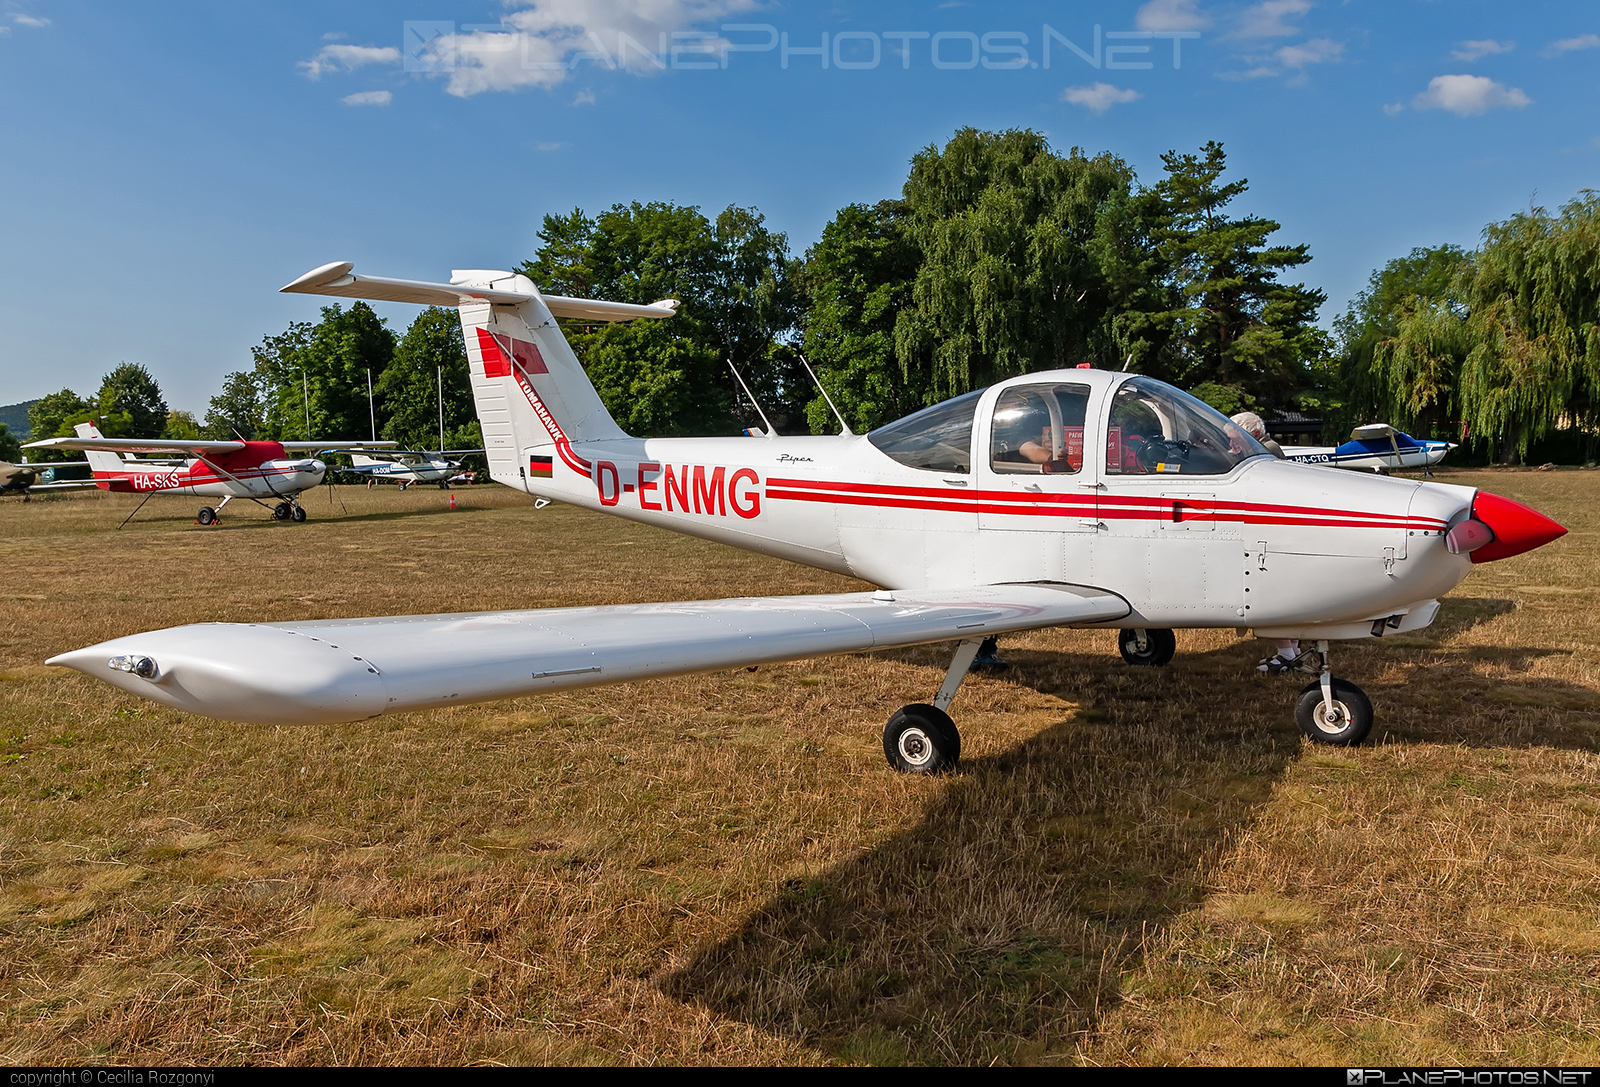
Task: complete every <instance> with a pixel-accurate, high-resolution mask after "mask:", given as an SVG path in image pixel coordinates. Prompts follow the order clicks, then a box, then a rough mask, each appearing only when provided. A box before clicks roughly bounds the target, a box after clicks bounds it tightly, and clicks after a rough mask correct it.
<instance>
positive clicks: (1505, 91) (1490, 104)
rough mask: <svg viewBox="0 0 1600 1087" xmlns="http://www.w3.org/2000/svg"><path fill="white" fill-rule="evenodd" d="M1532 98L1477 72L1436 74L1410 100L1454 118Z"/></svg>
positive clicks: (1418, 106) (1514, 105)
mask: <svg viewBox="0 0 1600 1087" xmlns="http://www.w3.org/2000/svg"><path fill="white" fill-rule="evenodd" d="M1532 104H1533V99H1531V98H1529V97H1528V96H1527V95H1526V94H1524V93H1522V91H1521V90H1520V89H1519V88H1517V87H1507V86H1506V85H1505V84H1503V83H1496V82H1495V81H1494V80H1492V79H1490V78H1489V77H1488V76H1481V75H1438V76H1434V77H1433V78H1432V79H1430V80H1429V81H1428V89H1427V90H1425V91H1423V92H1422V93H1421V94H1419V95H1417V96H1416V97H1415V98H1413V99H1412V100H1411V105H1412V106H1413V107H1414V108H1416V109H1442V110H1448V111H1449V112H1451V113H1454V114H1456V115H1457V116H1458V117H1476V116H1477V115H1478V114H1480V113H1487V112H1488V111H1489V110H1492V109H1522V108H1523V107H1524V106H1531V105H1532Z"/></svg>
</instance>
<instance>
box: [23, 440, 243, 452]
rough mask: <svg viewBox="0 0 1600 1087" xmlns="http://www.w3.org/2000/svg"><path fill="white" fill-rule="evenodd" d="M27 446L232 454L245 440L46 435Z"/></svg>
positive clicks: (28, 447)
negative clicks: (190, 440) (41, 439)
mask: <svg viewBox="0 0 1600 1087" xmlns="http://www.w3.org/2000/svg"><path fill="white" fill-rule="evenodd" d="M22 448H24V449H96V450H102V449H103V450H106V451H109V452H112V453H187V454H189V455H191V456H196V457H203V456H206V455H207V454H210V453H231V452H233V451H234V450H235V449H243V448H244V443H243V442H236V441H223V442H207V441H199V440H196V441H192V442H186V441H166V440H163V439H160V438H46V439H44V440H43V441H38V442H29V443H28V444H27V445H25V446H23V447H22Z"/></svg>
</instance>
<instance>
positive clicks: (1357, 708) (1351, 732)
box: [1294, 679, 1372, 747]
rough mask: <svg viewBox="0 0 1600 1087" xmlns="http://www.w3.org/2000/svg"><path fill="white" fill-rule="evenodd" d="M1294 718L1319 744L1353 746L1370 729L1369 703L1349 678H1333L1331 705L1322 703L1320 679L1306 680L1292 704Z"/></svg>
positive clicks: (1365, 736)
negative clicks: (1309, 681)
mask: <svg viewBox="0 0 1600 1087" xmlns="http://www.w3.org/2000/svg"><path fill="white" fill-rule="evenodd" d="M1294 721H1295V724H1297V725H1299V726H1300V731H1301V732H1303V733H1305V734H1306V736H1307V738H1309V739H1311V740H1314V741H1316V742H1317V743H1319V744H1333V745H1335V746H1337V747H1354V746H1355V745H1356V744H1358V743H1360V742H1361V741H1362V740H1364V739H1366V738H1367V733H1369V732H1371V731H1372V703H1371V702H1369V701H1368V700H1367V696H1366V694H1365V693H1364V692H1363V691H1362V690H1361V688H1360V687H1357V686H1356V685H1355V684H1354V683H1351V682H1350V681H1349V680H1344V679H1335V680H1334V681H1333V705H1332V706H1331V707H1328V706H1324V705H1323V700H1322V681H1321V680H1318V681H1317V682H1315V683H1308V684H1306V687H1305V689H1304V690H1302V691H1301V692H1300V698H1299V700H1298V701H1296V702H1295V704H1294Z"/></svg>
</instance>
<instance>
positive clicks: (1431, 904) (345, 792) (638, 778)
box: [0, 472, 1600, 1066]
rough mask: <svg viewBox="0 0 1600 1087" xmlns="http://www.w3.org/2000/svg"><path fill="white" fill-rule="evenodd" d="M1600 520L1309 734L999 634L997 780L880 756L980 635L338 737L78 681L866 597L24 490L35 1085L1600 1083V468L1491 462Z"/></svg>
mask: <svg viewBox="0 0 1600 1087" xmlns="http://www.w3.org/2000/svg"><path fill="white" fill-rule="evenodd" d="M1446 478H1447V479H1448V480H1449V481H1451V482H1464V483H1470V484H1481V485H1483V486H1485V487H1486V488H1488V489H1490V490H1493V491H1495V492H1496V493H1500V494H1505V495H1507V496H1509V497H1512V498H1516V499H1519V500H1522V501H1526V502H1529V503H1530V504H1532V505H1534V506H1535V507H1537V508H1539V509H1541V510H1543V511H1545V512H1547V513H1549V514H1551V515H1552V516H1554V517H1556V518H1557V519H1558V520H1560V521H1562V522H1563V523H1564V524H1566V525H1567V526H1568V527H1569V528H1571V529H1572V530H1573V531H1572V534H1571V535H1569V536H1568V537H1566V538H1565V539H1563V540H1561V541H1559V542H1558V543H1556V544H1554V545H1552V546H1550V547H1547V548H1544V549H1542V550H1540V551H1537V552H1534V553H1531V554H1529V555H1526V556H1521V557H1518V558H1515V559H1511V560H1507V561H1505V562H1500V563H1494V564H1490V565H1486V566H1484V567H1481V568H1479V569H1477V570H1475V571H1474V574H1473V576H1472V577H1471V578H1470V579H1469V580H1468V581H1467V582H1465V583H1464V584H1463V585H1462V586H1461V587H1460V588H1459V589H1458V590H1457V591H1456V593H1455V594H1453V595H1452V596H1451V597H1450V598H1448V599H1447V601H1446V603H1445V606H1444V608H1443V609H1442V611H1441V615H1440V619H1439V621H1438V622H1437V623H1436V624H1435V625H1434V626H1433V627H1431V628H1428V629H1426V630H1423V631H1420V632H1416V633H1414V634H1409V635H1407V636H1405V637H1403V638H1395V639H1385V640H1384V642H1383V643H1381V644H1374V645H1370V646H1360V647H1352V648H1348V649H1343V650H1341V651H1340V655H1339V657H1338V658H1336V660H1337V663H1338V665H1339V671H1340V673H1341V674H1344V675H1348V676H1349V677H1350V678H1351V679H1353V680H1355V681H1356V682H1358V683H1360V684H1361V685H1362V686H1363V687H1364V688H1365V689H1366V690H1367V691H1368V693H1369V695H1371V696H1372V698H1373V701H1374V704H1375V705H1376V708H1377V713H1378V723H1377V726H1376V728H1375V730H1374V736H1373V739H1372V740H1371V741H1370V742H1369V744H1368V745H1367V746H1365V747H1362V748H1359V749H1355V750H1348V751H1347V750H1333V749H1327V748H1315V747H1308V746H1306V745H1303V744H1302V742H1301V740H1300V737H1299V734H1298V732H1297V731H1296V730H1295V728H1294V726H1293V723H1292V721H1291V718H1290V706H1291V702H1292V698H1293V693H1294V691H1295V690H1296V689H1297V688H1298V684H1297V683H1295V682H1294V681H1292V680H1281V679H1280V680H1271V679H1263V678H1260V677H1258V676H1256V675H1255V674H1254V673H1253V671H1252V666H1253V664H1254V662H1255V660H1256V659H1257V658H1258V657H1259V656H1261V655H1262V653H1263V650H1262V649H1261V648H1260V646H1259V645H1258V644H1257V643H1256V642H1254V641H1251V640H1247V639H1241V638H1237V637H1235V635H1234V634H1233V633H1232V632H1231V631H1227V632H1180V634H1179V655H1178V657H1177V659H1176V660H1175V661H1174V662H1173V664H1172V665H1171V666H1170V667H1168V668H1166V669H1161V670H1136V669H1130V668H1128V667H1126V666H1124V665H1123V664H1122V663H1121V661H1120V659H1118V658H1117V656H1116V650H1115V642H1114V636H1113V635H1112V634H1110V633H1109V632H1103V631H1101V632H1073V631H1046V632H1039V633H1036V634H1031V635H1026V636H1018V637H1014V638H1010V639H1007V640H1006V643H1005V650H1006V655H1007V656H1008V658H1009V659H1010V660H1011V661H1012V663H1013V668H1012V670H1011V671H1010V672H1008V673H1006V674H1004V675H1002V676H999V677H978V678H975V679H973V680H970V681H969V682H968V683H967V685H966V686H965V687H964V688H963V690H962V692H961V695H960V697H959V699H958V700H957V702H956V705H955V707H954V709H955V711H956V716H957V719H958V720H959V721H960V723H961V725H962V728H963V736H964V744H963V748H964V751H963V762H962V767H961V769H960V771H959V772H957V773H955V774H953V775H948V776H945V777H943V778H939V779H933V780H927V779H920V778H913V777H907V776H902V775H897V774H895V773H893V772H891V771H890V770H889V769H888V767H887V765H886V764H885V762H884V760H883V756H882V753H881V749H880V746H879V739H878V737H879V731H880V729H881V727H882V723H883V721H884V720H885V719H886V718H887V717H888V715H889V713H890V712H891V711H892V710H893V709H895V708H896V707H897V706H899V705H901V704H903V703H905V702H910V701H923V700H926V699H927V698H928V697H929V696H930V695H931V694H932V692H933V691H934V690H935V689H936V688H937V686H938V683H939V681H940V678H941V677H942V673H943V666H944V662H945V660H946V659H947V655H948V651H947V650H946V649H942V648H939V647H930V648H926V649H918V650H909V651H899V652H892V653H881V654H873V655H865V656H844V657H831V658H824V659H820V660H813V661H802V662H796V663H793V664H788V665H778V666H762V667H760V668H758V669H754V670H745V669H739V670H735V671H731V672H725V673H719V674H714V675H708V676H697V677H688V678H682V679H676V680H669V681H659V682H654V683H649V684H633V685H624V686H618V687H610V688H600V689H596V690H591V691H581V692H572V693H567V694H561V695H554V696H547V697H541V698H528V699H520V700H516V701H510V702H502V703H491V704H487V705H482V706H471V707H461V708H457V709H451V710H444V711H437V712H432V713H425V714H413V715H404V716H397V717H393V718H382V719H379V720H376V721H371V722H365V723H361V724H356V725H344V726H337V727H333V728H325V729H288V728H263V727H248V726H239V725H231V724H223V723H219V722H215V721H210V720H206V719H202V718H197V717H190V716H186V715H184V714H180V713H177V712H175V711H171V710H167V709H164V708H162V707H158V706H156V705H154V704H152V703H146V702H142V701H139V700H136V699H134V698H132V697H129V696H124V695H122V694H120V693H118V692H115V691H113V690H111V689H110V688H107V687H104V686H102V685H98V684H95V683H93V682H92V681H89V680H87V679H84V678H82V677H79V676H76V675H75V674H69V673H63V672H58V671H57V670H55V669H50V668H45V667H43V666H42V665H41V663H40V662H41V661H43V660H44V658H45V657H47V656H49V655H51V654H52V653H56V652H59V651H62V650H65V649H68V648H74V647H77V646H81V645H85V644H88V643H90V642H93V641H97V640H101V639H105V638H109V637H113V636H116V635H119V634H124V633H128V632H132V631H135V630H144V629H150V628H153V627H159V626H166V625H173V624H178V623H183V622H192V621H199V620H217V619H220V620H234V621H239V620H253V619H256V620H259V619H266V620H286V619H294V618H303V617H332V616H354V615H371V614H389V613H403V612H415V613H421V612H434V611H454V610H471V609H480V608H484V609H486V608H507V607H540V606H555V605H569V604H588V603H603V602H613V601H645V600H656V599H669V598H683V599H692V598H701V597H710V596H729V595H740V594H766V593H778V592H782V593H797V592H813V591H839V590H848V589H852V588H859V587H860V586H858V585H857V584H855V583H853V582H850V581H849V580H848V579H843V578H838V577H834V576H832V575H828V574H822V573H818V572H815V571H809V570H804V569H801V568H798V567H795V566H792V565H790V564H787V563H783V562H779V561H776V560H771V559H765V558H762V557H759V556H752V555H744V554H741V553H738V552H735V551H732V550H729V549H726V548H720V547H717V546H715V545H711V544H707V543H704V542H701V541H696V540H692V539H688V538H682V537H675V536H670V535H667V534H664V533H660V532H656V531H652V530H648V529H644V528H640V527H637V526H632V525H628V524H626V523H623V522H620V521H613V520H609V519H602V518H599V517H597V516H594V515H590V514H585V513H582V512H579V511H576V510H572V509H568V508H564V507H559V506H552V507H549V508H546V509H544V510H540V511H535V510H534V509H533V508H532V506H531V503H530V502H528V501H527V500H526V499H524V498H522V497H520V496H517V495H513V494H511V493H509V492H507V491H505V490H503V489H500V488H495V487H490V488H480V489H468V490H463V491H460V492H457V499H458V503H459V505H460V508H459V509H457V510H456V511H454V512H450V511H448V510H447V509H446V508H445V495H444V494H443V493H442V492H439V491H437V490H433V489H421V488H417V489H413V490H411V491H408V492H406V493H404V494H400V493H397V492H395V491H394V490H392V489H391V490H377V491H372V492H369V491H367V490H366V489H365V488H348V489H345V488H341V489H339V490H338V491H336V492H334V497H333V498H332V499H331V500H330V499H327V498H326V497H325V495H324V494H322V493H319V494H317V495H316V496H315V498H314V499H313V503H312V505H311V507H310V508H311V509H312V520H311V521H309V522H307V523H306V524H303V525H290V524H275V523H272V522H270V521H268V520H264V519H263V517H262V515H263V514H264V511H260V510H257V509H255V508H253V507H243V508H241V504H239V503H235V504H233V505H232V506H230V507H229V509H228V513H229V514H231V515H232V516H230V517H228V518H226V519H225V523H224V524H223V525H222V526H221V527H218V528H212V529H202V528H200V527H198V526H195V525H192V524H191V523H190V521H191V519H192V517H193V510H192V509H191V508H190V506H189V505H188V504H186V503H184V502H182V501H167V502H164V503H163V502H161V500H159V499H158V500H156V501H153V502H152V503H151V504H150V505H149V506H147V507H146V508H145V511H144V512H143V513H141V514H140V517H139V518H138V519H136V520H135V521H133V522H132V523H131V524H130V525H129V526H128V527H127V528H126V529H123V530H121V531H115V530H114V526H115V525H116V524H117V522H118V521H120V520H121V519H122V518H123V517H124V516H125V515H126V514H127V512H128V511H129V510H130V509H131V508H132V504H131V501H130V500H128V499H124V498H121V497H118V496H107V495H100V494H97V493H96V494H79V495H62V496H58V497H54V498H51V499H49V500H44V501H34V502H31V503H28V504H26V505H23V504H22V503H20V502H17V501H15V500H11V501H7V502H5V503H3V504H0V528H3V531H0V556H3V558H4V560H5V564H6V568H7V569H9V570H11V571H12V576H11V578H10V579H9V580H8V583H7V585H6V586H5V587H4V588H3V589H0V599H3V600H4V609H5V612H4V614H5V615H6V616H7V619H8V621H7V622H6V623H5V625H4V628H3V629H0V1062H4V1063H10V1064H68V1063H71V1064H82V1063H91V1064H98V1063H114V1064H133V1063H136V1062H153V1063H160V1064H170V1063H178V1064H189V1063H198V1064H211V1063H255V1064H334V1063H372V1064H414V1063H426V1064H502V1063H505V1064H511V1063H566V1064H633V1063H638V1064H651V1063H667V1064H680V1063H713V1062H716V1063H747V1064H797V1063H830V1062H840V1063H865V1064H923V1063H968V1064H979V1063H985V1064H986V1063H992V1062H999V1063H1019V1064H1028V1063H1052V1064H1055V1063H1059V1064H1077V1063H1091V1064H1100V1063H1138V1064H1151V1063H1162V1062H1173V1063H1184V1064H1196V1063H1218V1064H1362V1065H1373V1066H1377V1065H1395V1064H1410V1063H1426V1064H1511V1063H1542V1062H1552V1063H1566V1064H1593V1063H1596V1061H1597V1059H1600V957H1597V952H1600V936H1597V935H1596V933H1597V932H1600V905H1597V899H1596V895H1595V887H1596V886H1597V885H1600V758H1597V755H1596V747H1597V740H1600V619H1597V618H1596V615H1597V614H1600V599H1597V596H1600V586H1597V585H1596V578H1595V570H1596V564H1597V559H1600V514H1597V513H1596V512H1595V511H1596V510H1597V509H1600V501H1597V500H1600V473H1593V472H1543V473H1531V472H1530V473H1511V472H1483V473H1455V474H1451V475H1449V476H1447V477H1446Z"/></svg>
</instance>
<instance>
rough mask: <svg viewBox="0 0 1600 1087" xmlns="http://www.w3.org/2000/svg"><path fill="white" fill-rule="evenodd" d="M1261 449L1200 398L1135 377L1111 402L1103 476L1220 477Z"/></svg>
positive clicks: (1262, 451)
mask: <svg viewBox="0 0 1600 1087" xmlns="http://www.w3.org/2000/svg"><path fill="white" fill-rule="evenodd" d="M1260 456H1270V454H1268V453H1267V450H1266V447H1264V446H1263V445H1262V444H1261V443H1260V442H1258V441H1256V440H1255V439H1254V438H1252V437H1250V435H1248V434H1246V433H1245V432H1244V431H1243V430H1241V429H1240V428H1239V426H1238V425H1237V424H1235V423H1233V422H1231V421H1230V420H1229V419H1228V418H1227V417H1226V416H1224V415H1223V414H1222V413H1221V412H1219V411H1218V410H1217V409H1216V408H1213V407H1212V406H1211V405H1210V404H1207V403H1205V402H1204V401H1202V400H1196V399H1195V398H1194V397H1192V396H1190V395H1189V394H1188V393H1186V392H1181V391H1179V390H1178V389H1174V388H1173V387H1172V386H1171V385H1168V384H1167V383H1165V382H1163V381H1156V380H1154V379H1152V378H1147V377H1136V378H1133V379H1131V380H1129V381H1126V382H1124V383H1123V384H1122V385H1121V386H1119V387H1118V389H1117V391H1116V392H1115V393H1114V394H1113V395H1112V398H1111V417H1110V419H1109V421H1108V425H1107V427H1106V472H1107V474H1109V475H1120V474H1129V473H1143V472H1177V473H1181V474H1183V475H1190V476H1219V475H1223V474H1225V473H1227V472H1230V471H1232V470H1233V468H1234V466H1235V465H1237V464H1239V463H1241V462H1243V461H1246V460H1249V459H1250V458H1251V457H1260Z"/></svg>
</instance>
